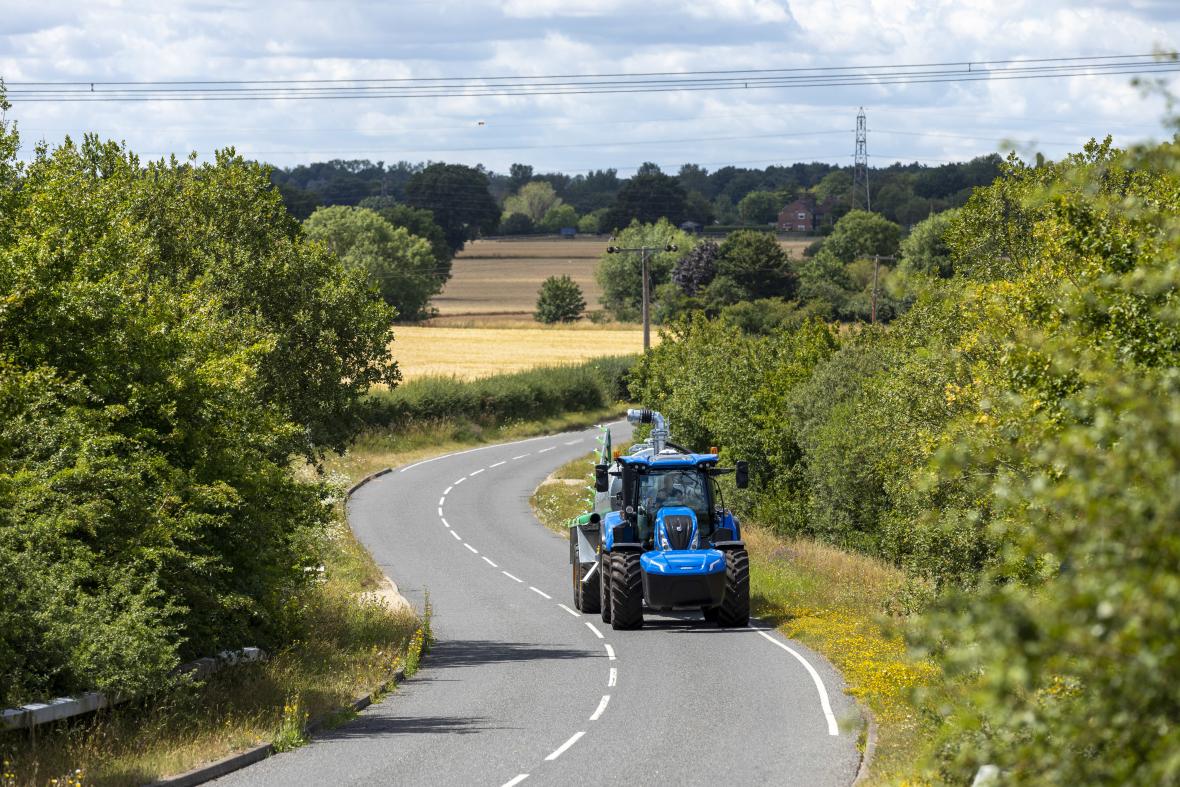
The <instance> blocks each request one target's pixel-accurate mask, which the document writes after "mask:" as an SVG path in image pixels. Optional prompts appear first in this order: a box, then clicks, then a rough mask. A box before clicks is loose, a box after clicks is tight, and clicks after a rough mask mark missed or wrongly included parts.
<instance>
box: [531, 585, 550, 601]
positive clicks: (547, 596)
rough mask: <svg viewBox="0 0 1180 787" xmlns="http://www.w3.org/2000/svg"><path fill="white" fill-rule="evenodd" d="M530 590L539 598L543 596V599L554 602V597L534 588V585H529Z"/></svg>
mask: <svg viewBox="0 0 1180 787" xmlns="http://www.w3.org/2000/svg"><path fill="white" fill-rule="evenodd" d="M529 590H531V591H533V592H534V593H536V594H537V595H538V596H541V597H542V598H547V599H549V600H550V601H552V600H553V596H551V595H549V594H548V593H546V592H545V591H544V590H539V589H537V588H535V587H533V586H532V585H529Z"/></svg>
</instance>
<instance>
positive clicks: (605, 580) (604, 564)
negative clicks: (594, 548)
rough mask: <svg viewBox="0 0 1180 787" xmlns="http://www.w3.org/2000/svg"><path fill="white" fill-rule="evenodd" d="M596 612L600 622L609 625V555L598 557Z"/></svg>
mask: <svg viewBox="0 0 1180 787" xmlns="http://www.w3.org/2000/svg"><path fill="white" fill-rule="evenodd" d="M598 608H599V609H598V611H599V612H600V613H601V614H602V622H603V623H610V555H606V554H603V555H599V556H598Z"/></svg>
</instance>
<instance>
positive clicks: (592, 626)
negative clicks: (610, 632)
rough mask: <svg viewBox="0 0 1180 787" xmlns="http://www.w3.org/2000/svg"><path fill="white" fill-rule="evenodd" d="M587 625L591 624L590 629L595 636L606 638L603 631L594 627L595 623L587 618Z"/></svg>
mask: <svg viewBox="0 0 1180 787" xmlns="http://www.w3.org/2000/svg"><path fill="white" fill-rule="evenodd" d="M586 625H587V626H589V627H590V630H591V631H593V632H594V636H596V637H598V638H599V639H606V637H604V636H602V632H601V631H599V630H598V629H597V628H595V627H594V624H593V623H591V622H590V621H588V620H587V621H586Z"/></svg>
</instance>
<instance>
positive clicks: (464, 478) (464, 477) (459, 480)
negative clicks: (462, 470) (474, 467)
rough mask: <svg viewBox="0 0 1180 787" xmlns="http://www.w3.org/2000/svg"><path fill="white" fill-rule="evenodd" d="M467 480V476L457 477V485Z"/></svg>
mask: <svg viewBox="0 0 1180 787" xmlns="http://www.w3.org/2000/svg"><path fill="white" fill-rule="evenodd" d="M466 480H467V476H463V477H462V478H456V479H455V486H458V485H459V484H461V483H463V482H464V481H466Z"/></svg>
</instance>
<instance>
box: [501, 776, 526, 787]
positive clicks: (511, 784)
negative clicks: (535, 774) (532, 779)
mask: <svg viewBox="0 0 1180 787" xmlns="http://www.w3.org/2000/svg"><path fill="white" fill-rule="evenodd" d="M528 777H529V775H528V774H527V773H522V774H520V775H519V776H517V777H516V778H515V779H513V780H512V781H509V782H504V787H516V785H518V784H520V783H521V782H522V781H524V780H525V779H527V778H528Z"/></svg>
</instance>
